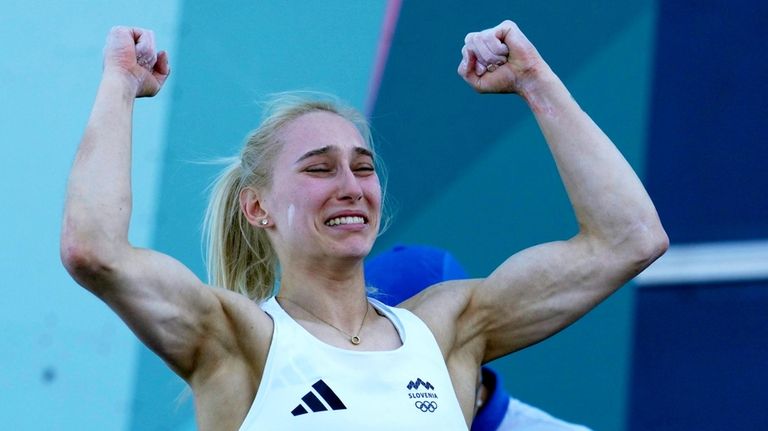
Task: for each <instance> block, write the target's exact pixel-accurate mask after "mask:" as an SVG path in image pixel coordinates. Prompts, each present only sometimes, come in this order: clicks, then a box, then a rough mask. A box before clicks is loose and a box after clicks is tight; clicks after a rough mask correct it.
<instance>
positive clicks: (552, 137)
mask: <svg viewBox="0 0 768 431" xmlns="http://www.w3.org/2000/svg"><path fill="white" fill-rule="evenodd" d="M462 56H463V58H462V61H461V64H460V65H459V74H460V75H461V77H462V78H464V80H465V81H466V82H467V83H468V84H469V85H470V86H471V87H472V88H474V89H475V90H477V91H478V92H483V93H484V92H491V93H516V94H518V95H519V96H520V97H521V98H522V100H523V101H524V102H525V103H527V104H528V105H529V106H530V108H531V110H532V112H533V115H534V116H535V117H536V119H537V121H538V123H539V126H540V128H541V130H542V132H543V134H544V136H545V137H546V140H547V143H548V145H549V148H550V150H551V152H552V154H553V157H554V159H555V161H556V163H557V166H558V169H559V171H560V175H561V177H562V180H563V182H564V184H565V187H566V189H567V191H568V195H569V198H570V200H571V203H572V205H573V208H574V210H575V214H576V217H577V219H578V223H579V226H580V230H579V233H578V234H577V235H576V236H574V237H573V238H570V239H567V240H563V241H559V242H553V243H547V244H542V245H539V246H536V247H533V248H531V249H527V250H524V251H521V252H519V253H517V254H514V255H512V256H511V257H510V258H509V259H507V260H506V261H505V262H504V263H502V264H501V265H500V266H499V267H498V269H496V270H495V271H494V272H493V273H492V274H491V275H489V276H488V277H487V278H484V279H475V280H458V281H451V282H447V283H444V284H440V285H438V286H436V287H433V288H430V289H427V290H425V291H424V292H423V293H421V294H419V295H417V296H416V297H414V298H412V299H410V300H409V301H406V302H405V303H404V304H402V307H403V308H391V307H387V306H385V305H383V304H381V303H379V302H377V301H375V300H372V299H368V298H367V297H366V290H365V282H364V277H363V259H364V257H365V256H366V255H367V254H368V252H369V251H370V249H371V247H372V245H373V242H374V240H375V238H376V235H377V233H378V231H379V227H380V225H381V200H382V196H381V195H382V192H381V186H380V183H379V178H378V174H377V170H376V163H377V158H376V153H375V151H374V149H373V147H372V146H371V143H370V139H369V136H368V132H367V128H366V126H365V123H364V121H362V119H361V117H360V116H359V115H358V114H356V113H354V112H353V111H351V110H348V109H346V108H343V107H339V106H338V105H336V104H333V103H328V102H313V101H307V102H296V103H294V102H292V103H288V104H286V105H280V106H276V107H275V108H274V110H273V111H272V113H271V114H270V116H269V117H268V118H267V120H266V121H265V122H264V124H262V126H261V127H260V128H259V129H257V130H256V131H255V132H253V133H252V134H251V135H250V136H249V138H248V140H247V143H246V145H245V146H244V148H243V151H242V154H241V157H240V158H239V160H238V161H237V162H236V163H234V164H233V165H232V166H231V167H229V168H228V169H227V171H226V172H225V173H224V174H222V177H221V178H220V180H219V182H218V183H217V185H216V187H215V189H216V191H215V193H214V196H213V198H212V200H211V207H210V208H209V211H208V230H209V232H210V234H211V238H210V239H209V244H210V252H209V259H210V264H211V280H212V282H211V284H213V285H214V286H217V287H222V288H212V287H211V286H210V285H207V284H205V283H203V282H202V281H201V280H199V279H198V278H197V277H196V276H195V275H194V274H193V273H192V272H191V271H190V270H188V269H187V268H186V267H185V266H184V265H183V264H181V263H180V262H178V261H176V260H174V259H173V258H171V257H169V256H166V255H163V254H161V253H158V252H155V251H152V250H146V249H140V248H136V247H134V246H133V245H131V244H130V243H129V242H128V239H127V231H128V225H129V221H130V214H131V187H130V151H131V115H132V109H133V104H134V100H135V98H136V97H145V96H146V97H151V96H154V95H155V94H157V92H158V91H160V89H161V87H162V86H163V84H164V82H165V80H166V78H167V77H168V74H169V71H170V69H169V65H168V57H167V55H166V54H165V53H164V52H162V51H160V52H158V51H156V49H155V46H154V40H153V35H152V32H151V31H147V30H144V29H139V28H128V27H117V28H114V29H113V30H112V31H111V32H110V34H109V37H108V39H107V45H106V48H105V58H104V70H103V76H102V81H101V84H100V86H99V90H98V94H97V96H96V101H95V103H94V107H93V111H92V115H91V117H90V120H89V122H88V125H87V127H86V130H85V133H84V136H83V139H82V142H81V144H80V148H79V150H78V153H77V156H76V159H75V162H74V165H73V168H72V172H71V175H70V178H69V185H68V192H67V201H66V209H65V215H64V225H63V231H62V239H61V254H62V260H63V262H64V264H65V266H66V267H67V269H68V270H69V272H70V273H71V274H72V276H73V277H74V278H75V279H76V280H77V281H78V282H79V283H80V284H82V285H83V286H85V287H86V288H87V289H89V290H90V291H91V292H93V293H94V294H95V295H97V296H98V297H99V298H101V299H102V300H103V301H104V302H106V303H107V304H108V305H109V306H110V307H111V308H112V309H113V310H115V312H116V313H118V314H119V315H120V317H121V318H122V319H123V320H124V321H125V322H126V323H127V324H128V325H129V326H130V327H131V329H132V330H133V331H134V332H135V333H136V334H137V336H138V337H139V338H140V339H141V340H142V341H143V342H144V343H146V344H147V345H148V346H149V347H150V348H152V349H153V350H154V351H155V352H156V353H157V354H158V355H159V356H160V357H162V358H163V359H164V360H165V361H166V363H168V365H169V366H170V367H171V368H172V369H173V370H174V371H175V372H176V373H178V374H179V375H180V376H181V377H182V378H183V379H185V380H186V381H187V382H188V383H189V385H190V386H191V388H192V390H193V392H194V394H195V404H196V411H197V422H198V426H199V429H201V430H238V429H239V430H242V431H246V430H254V429H336V430H346V429H349V430H353V429H354V430H358V429H370V430H373V429H382V430H384V429H386V430H391V429H441V430H450V429H466V428H467V426H468V424H469V423H470V422H471V420H472V415H473V411H474V405H475V394H476V382H477V381H478V372H479V371H478V370H479V369H480V365H482V364H483V363H486V362H488V361H491V360H493V359H495V358H498V357H500V356H503V355H506V354H509V353H511V352H514V351H516V350H519V349H522V348H524V347H526V346H528V345H530V344H533V343H536V342H538V341H540V340H542V339H544V338H546V337H548V336H550V335H552V334H553V333H555V332H557V331H559V330H560V329H562V328H563V327H565V326H567V325H568V324H570V323H572V322H573V321H575V320H576V319H578V318H579V317H580V316H582V315H583V314H584V313H586V312H587V311H589V310H590V309H591V308H592V307H594V306H595V305H596V304H597V303H599V302H600V301H601V300H603V299H604V298H605V297H607V296H608V295H610V294H611V293H612V292H613V291H614V290H616V289H617V288H618V287H620V286H621V285H623V284H624V283H626V282H627V281H628V280H629V279H630V278H632V277H633V276H635V275H636V274H637V273H639V272H640V271H642V270H643V269H644V268H645V267H646V266H647V265H649V264H650V263H651V262H653V260H654V259H656V258H657V257H658V256H659V255H660V254H661V253H663V252H664V250H665V249H666V247H667V238H666V235H665V233H664V230H663V229H662V227H661V224H660V223H659V220H658V217H657V214H656V211H655V209H654V207H653V204H652V203H651V201H650V199H649V198H648V196H647V194H646V192H645V190H644V189H643V186H642V184H641V183H640V181H639V180H638V178H637V177H636V175H635V174H634V172H633V171H632V169H631V168H630V166H629V165H628V164H627V162H626V161H625V160H624V159H623V158H622V156H621V155H620V153H619V152H618V151H617V149H616V148H615V147H614V146H613V144H612V143H611V141H610V140H609V139H608V138H607V137H606V136H605V135H604V134H603V133H602V132H601V130H600V129H599V128H598V127H597V126H596V125H595V124H594V123H593V122H592V121H591V120H590V118H589V117H588V116H587V115H586V114H585V113H584V112H582V110H581V109H580V108H579V106H578V105H577V104H576V102H575V101H574V100H573V99H572V98H571V96H570V94H569V93H568V91H567V90H566V88H565V87H564V86H563V84H562V82H561V81H560V80H559V79H558V78H557V76H556V75H555V74H554V73H553V72H552V71H551V69H550V68H549V67H548V66H547V64H546V62H545V61H544V60H543V59H542V58H541V56H540V55H539V54H538V52H537V51H536V49H535V48H534V47H533V45H531V43H530V42H529V41H528V40H527V39H526V38H525V36H524V35H523V33H522V32H521V31H520V30H519V29H518V27H517V26H516V25H515V24H514V23H512V22H510V21H504V22H502V23H501V24H499V25H498V26H496V27H493V28H491V29H487V30H484V31H481V32H477V33H470V34H468V35H467V38H466V39H465V45H464V48H463V49H462ZM478 103H482V100H479V101H478ZM510 103H511V102H510ZM464 151H471V147H467V148H465V149H464ZM495 198H499V199H502V198H505V197H501V196H497V197H495ZM462 211H463V212H465V213H468V214H471V216H472V217H473V218H474V219H481V218H482V214H472V212H471V210H470V211H468V210H467V209H466V208H463V209H462ZM467 228H471V224H469V225H467ZM278 268H279V274H278V272H277V271H278ZM278 278H279V281H280V282H279V292H278V293H277V295H276V296H274V295H273V290H274V285H275V280H276V279H278Z"/></svg>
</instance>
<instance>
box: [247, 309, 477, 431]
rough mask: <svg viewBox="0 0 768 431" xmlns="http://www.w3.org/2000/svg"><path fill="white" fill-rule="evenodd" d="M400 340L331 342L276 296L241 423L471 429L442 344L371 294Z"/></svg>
mask: <svg viewBox="0 0 768 431" xmlns="http://www.w3.org/2000/svg"><path fill="white" fill-rule="evenodd" d="M369 300H370V302H371V304H372V305H373V306H374V308H375V309H376V310H377V311H379V313H380V314H382V315H384V316H385V317H386V318H388V319H389V320H390V321H391V322H392V324H393V325H394V326H395V328H396V329H397V332H398V333H399V335H400V340H401V342H402V345H401V346H400V347H398V348H397V349H394V350H389V351H376V352H361V351H353V350H345V349H341V348H338V347H335V346H331V345H329V344H326V343H324V342H322V341H320V340H318V339H317V338H315V337H314V336H313V335H311V334H310V333H309V332H308V331H307V330H306V329H304V327H302V326H301V325H299V324H298V323H297V322H296V321H295V320H293V318H292V317H291V316H290V315H288V313H286V312H285V311H284V310H283V309H282V307H281V306H280V304H279V303H278V302H277V301H276V300H275V298H270V299H269V300H267V301H265V302H264V303H262V304H261V307H262V309H263V310H264V311H265V312H267V313H268V314H269V315H270V316H271V317H272V320H273V321H274V332H273V335H272V343H271V345H270V348H269V354H268V356H267V361H266V364H265V367H264V374H263V376H262V379H261V384H260V385H259V389H258V392H257V393H256V397H255V399H254V400H253V404H252V405H251V408H250V410H249V411H248V414H247V415H246V417H245V420H244V421H243V424H242V425H241V426H240V431H255V430H293V429H296V430H309V429H311V430H331V429H332V430H338V431H345V430H350V431H351V430H354V431H359V430H387V431H390V430H409V429H413V430H421V431H423V430H426V429H435V430H438V429H439V430H446V431H449V430H467V425H466V422H465V421H464V416H463V414H462V412H461V408H460V407H459V402H458V400H457V398H456V394H455V392H454V389H453V385H452V383H451V378H450V375H449V374H448V369H447V367H446V365H445V361H444V360H443V356H442V353H441V352H440V348H439V347H438V345H437V341H435V338H434V336H433V335H432V332H431V331H430V330H429V328H428V327H427V325H426V324H425V323H424V322H423V321H421V319H419V318H418V317H416V316H415V315H414V314H413V313H411V312H410V311H407V310H404V309H400V308H392V307H388V306H386V305H384V304H382V303H381V302H379V301H377V300H375V299H372V298H369Z"/></svg>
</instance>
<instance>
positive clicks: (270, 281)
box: [204, 159, 277, 301]
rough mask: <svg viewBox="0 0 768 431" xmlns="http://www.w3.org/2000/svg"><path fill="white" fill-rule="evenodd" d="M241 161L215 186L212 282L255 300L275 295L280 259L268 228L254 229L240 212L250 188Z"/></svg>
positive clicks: (208, 230)
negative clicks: (244, 191)
mask: <svg viewBox="0 0 768 431" xmlns="http://www.w3.org/2000/svg"><path fill="white" fill-rule="evenodd" d="M242 171H243V169H242V167H241V163H240V160H239V159H238V160H234V161H232V162H230V165H229V166H227V167H226V168H225V169H224V171H222V173H221V174H220V175H219V177H218V178H217V179H216V181H215V182H214V184H213V190H212V192H211V200H210V203H209V204H208V209H207V210H206V213H205V222H204V230H205V234H206V238H207V247H206V248H207V267H208V278H209V283H210V284H212V285H214V286H220V287H225V288H227V289H229V290H232V291H235V292H238V293H241V294H243V295H246V296H248V297H249V298H251V299H255V300H259V301H261V300H264V299H267V298H269V297H270V296H272V291H273V289H274V284H275V278H276V271H277V256H276V255H275V252H274V249H273V248H272V245H271V244H270V242H269V239H268V238H267V234H266V231H265V230H264V229H258V228H254V227H253V226H251V225H250V224H249V223H248V221H247V220H246V219H245V217H244V215H243V212H242V211H241V210H240V191H241V190H242V188H243V187H244V186H245V185H247V184H245V179H246V178H247V177H248V175H247V174H246V175H243V172H242Z"/></svg>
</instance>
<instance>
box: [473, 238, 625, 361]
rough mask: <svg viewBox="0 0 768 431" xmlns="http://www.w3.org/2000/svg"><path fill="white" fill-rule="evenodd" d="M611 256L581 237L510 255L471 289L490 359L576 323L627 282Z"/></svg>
mask: <svg viewBox="0 0 768 431" xmlns="http://www.w3.org/2000/svg"><path fill="white" fill-rule="evenodd" d="M611 268H615V265H612V262H611V258H610V257H609V256H606V255H605V254H604V253H601V252H599V250H597V249H594V248H593V246H592V245H590V244H588V243H584V242H580V241H578V240H570V241H560V242H553V243H547V244H542V245H539V246H536V247H532V248H530V249H527V250H524V251H522V252H520V253H517V254H516V255H514V256H512V257H510V258H509V259H507V261H506V262H504V263H503V264H502V265H501V266H500V267H499V268H498V269H497V270H496V271H494V272H493V273H492V274H491V275H490V276H489V277H488V278H487V279H485V280H484V281H483V282H482V283H480V284H479V285H478V286H477V287H476V290H475V292H473V304H475V306H476V307H477V309H478V314H479V315H480V316H482V319H483V321H484V322H485V324H484V326H483V328H484V333H483V336H485V337H486V340H487V343H486V346H487V347H486V355H485V356H486V360H492V359H495V358H498V357H500V356H503V355H506V354H508V353H511V352H513V351H516V350H519V349H522V348H524V347H526V346H529V345H531V344H534V343H537V342H539V341H541V340H543V339H545V338H547V337H549V336H551V335H553V334H555V333H556V332H558V331H560V330H562V329H563V328H565V327H566V326H568V325H569V324H571V323H573V322H574V321H575V320H577V319H578V318H579V317H581V316H582V315H584V314H585V313H586V312H587V311H589V310H590V309H592V308H593V307H594V306H596V305H597V304H598V303H599V302H600V301H602V300H603V299H605V297H607V296H608V295H609V294H610V293H612V292H613V291H615V290H616V289H617V288H618V287H619V286H621V285H622V284H623V283H624V282H625V281H626V277H624V276H623V275H622V274H621V272H620V271H616V270H611Z"/></svg>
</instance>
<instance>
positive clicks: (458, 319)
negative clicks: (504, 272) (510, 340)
mask: <svg viewBox="0 0 768 431" xmlns="http://www.w3.org/2000/svg"><path fill="white" fill-rule="evenodd" d="M481 281H482V280H481V279H467V280H451V281H446V282H442V283H438V284H435V285H433V286H431V287H429V288H427V289H425V290H423V291H422V292H421V293H419V294H418V295H416V296H414V297H412V298H410V299H409V300H407V301H405V302H403V303H402V304H400V306H401V307H403V308H405V309H407V310H409V311H411V312H412V313H413V314H415V315H416V316H418V317H419V318H420V319H421V320H422V321H424V323H426V325H427V326H428V327H429V329H430V330H431V331H432V334H433V335H434V336H435V339H436V340H437V343H438V345H439V346H440V350H441V351H442V352H443V356H444V357H446V358H448V357H449V356H451V355H452V354H453V353H455V352H456V351H458V350H462V349H465V348H467V347H475V348H478V347H481V346H469V345H470V344H474V343H476V341H473V339H472V337H471V334H472V333H473V332H474V331H473V327H475V326H476V325H477V319H476V318H475V316H472V315H471V311H470V310H471V307H470V305H471V301H472V297H473V291H474V290H475V288H476V287H477V286H478V285H479V284H480V283H481ZM468 311H470V312H469V313H468Z"/></svg>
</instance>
